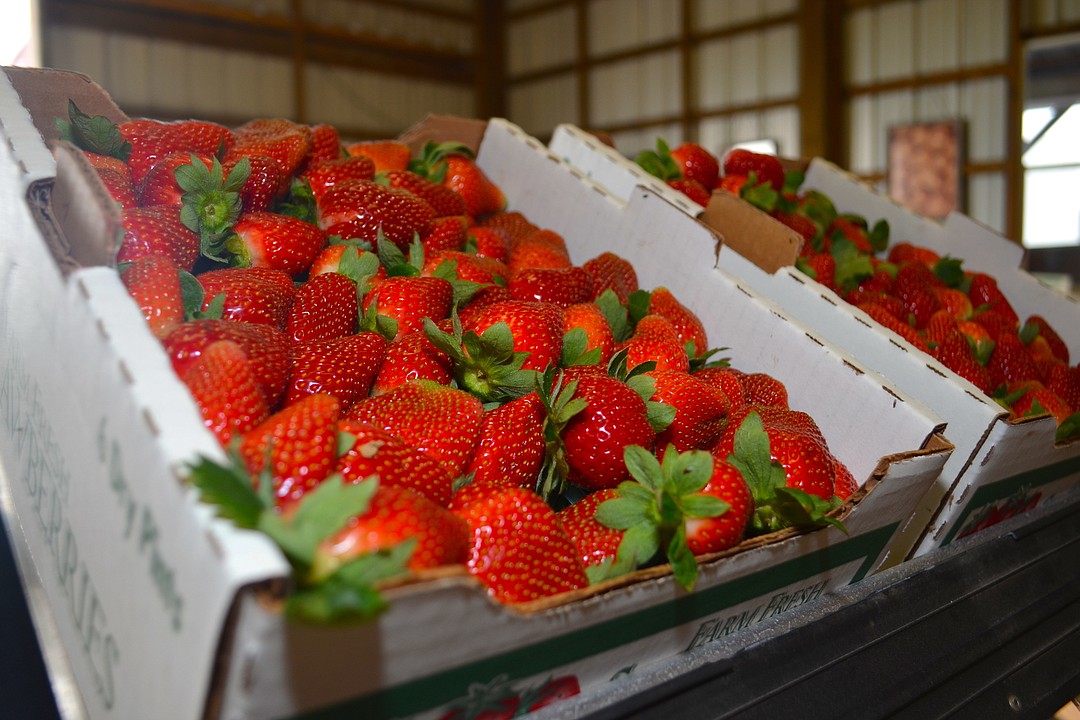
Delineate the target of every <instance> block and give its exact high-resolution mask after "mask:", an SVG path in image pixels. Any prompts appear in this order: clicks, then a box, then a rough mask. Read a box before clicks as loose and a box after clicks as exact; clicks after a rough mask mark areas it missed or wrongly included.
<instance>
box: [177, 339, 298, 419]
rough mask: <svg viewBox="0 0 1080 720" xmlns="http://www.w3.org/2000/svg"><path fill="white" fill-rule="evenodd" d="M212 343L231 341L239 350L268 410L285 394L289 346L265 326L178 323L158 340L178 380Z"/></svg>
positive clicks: (287, 377)
mask: <svg viewBox="0 0 1080 720" xmlns="http://www.w3.org/2000/svg"><path fill="white" fill-rule="evenodd" d="M215 340H232V341H234V342H235V343H236V344H238V345H239V346H240V347H241V348H243V350H244V353H245V354H246V355H247V357H248V362H249V363H250V364H251V367H252V370H253V371H254V373H255V378H256V380H257V381H258V383H259V387H260V388H261V389H262V391H263V394H264V395H266V403H267V405H269V406H270V407H271V408H274V407H275V406H276V405H277V402H278V400H280V399H281V397H282V396H283V395H284V393H285V387H286V385H287V384H288V382H289V373H290V371H291V366H292V344H291V343H290V341H289V338H288V337H287V336H286V335H285V333H283V332H281V331H280V330H278V329H276V328H273V327H271V326H269V325H259V324H256V323H246V322H234V321H232V320H215V319H210V318H205V319H201V320H191V321H189V322H185V323H181V324H180V325H177V326H176V327H175V328H173V329H172V330H171V331H170V332H169V334H168V335H166V336H165V337H164V338H162V339H161V344H162V346H163V347H164V349H165V353H166V354H167V355H168V357H169V361H170V362H171V363H172V366H173V370H174V371H175V372H176V375H177V376H178V377H181V378H182V377H184V375H185V374H186V373H187V370H188V368H189V367H190V365H191V363H192V362H193V361H194V360H195V359H196V358H197V357H199V355H200V354H202V352H203V351H204V350H205V349H206V347H207V346H208V345H210V343H212V342H214V341H215Z"/></svg>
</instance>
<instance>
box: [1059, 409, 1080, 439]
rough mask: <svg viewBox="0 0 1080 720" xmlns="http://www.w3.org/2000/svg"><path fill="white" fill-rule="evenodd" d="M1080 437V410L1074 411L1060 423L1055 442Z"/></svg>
mask: <svg viewBox="0 0 1080 720" xmlns="http://www.w3.org/2000/svg"><path fill="white" fill-rule="evenodd" d="M1077 439H1080V412H1074V413H1073V414H1072V415H1069V416H1068V417H1066V418H1065V419H1064V420H1062V421H1061V423H1060V424H1059V425H1058V428H1057V433H1056V434H1055V436H1054V440H1055V442H1059V443H1067V442H1072V441H1073V440H1077Z"/></svg>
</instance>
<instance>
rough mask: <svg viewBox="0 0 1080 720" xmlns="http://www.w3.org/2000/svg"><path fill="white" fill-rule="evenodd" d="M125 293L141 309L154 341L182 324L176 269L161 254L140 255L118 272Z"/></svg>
mask: <svg viewBox="0 0 1080 720" xmlns="http://www.w3.org/2000/svg"><path fill="white" fill-rule="evenodd" d="M120 279H121V281H122V282H123V283H124V287H125V288H127V291H128V294H129V295H131V297H132V299H133V300H135V302H136V303H138V305H139V309H140V310H142V314H143V317H144V318H145V319H146V324H147V325H148V326H149V328H150V332H152V333H153V334H154V337H156V338H159V339H160V338H163V337H165V336H166V335H167V334H168V333H169V331H170V330H172V329H173V328H174V327H176V326H177V325H179V324H180V323H182V322H184V297H183V292H182V290H181V283H180V268H178V267H177V266H176V263H175V262H173V261H172V259H171V258H169V257H168V256H165V255H144V256H143V257H140V258H138V259H136V260H133V261H131V263H130V264H129V265H128V266H127V267H126V268H124V269H123V270H122V274H121V276H120Z"/></svg>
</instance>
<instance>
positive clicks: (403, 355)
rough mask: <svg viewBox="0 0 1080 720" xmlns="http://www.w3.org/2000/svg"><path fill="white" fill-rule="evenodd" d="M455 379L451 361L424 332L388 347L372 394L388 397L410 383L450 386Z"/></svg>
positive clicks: (418, 332) (400, 338) (394, 341)
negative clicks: (392, 391)
mask: <svg viewBox="0 0 1080 720" xmlns="http://www.w3.org/2000/svg"><path fill="white" fill-rule="evenodd" d="M452 379H453V374H452V372H451V365H450V358H449V357H448V356H447V355H446V353H444V352H443V351H442V350H439V349H438V348H437V347H435V346H434V345H433V344H432V343H431V341H430V340H429V339H428V337H427V335H426V334H425V333H424V331H423V330H415V331H413V332H410V333H405V334H404V335H402V336H400V337H398V338H395V339H394V340H392V341H391V342H390V344H389V345H388V346H387V347H386V357H385V358H384V359H383V363H382V365H381V366H379V372H378V374H377V375H376V376H375V382H374V383H373V384H372V386H371V394H372V395H382V394H384V393H388V392H390V391H391V390H393V389H394V388H396V387H399V386H401V385H404V384H405V383H407V382H409V381H410V380H432V381H434V382H437V383H439V384H440V385H449V384H450V381H451V380H452Z"/></svg>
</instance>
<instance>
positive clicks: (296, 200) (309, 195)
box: [274, 177, 319, 225]
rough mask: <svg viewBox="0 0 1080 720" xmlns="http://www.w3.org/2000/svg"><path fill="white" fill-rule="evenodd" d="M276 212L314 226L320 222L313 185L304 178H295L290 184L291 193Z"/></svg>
mask: <svg viewBox="0 0 1080 720" xmlns="http://www.w3.org/2000/svg"><path fill="white" fill-rule="evenodd" d="M274 211H275V212H279V213H281V214H282V215H291V216H292V217H294V218H298V219H300V220H303V221H305V222H309V223H312V224H313V225H315V224H318V222H319V210H318V203H317V202H316V200H315V193H314V192H313V191H312V189H311V183H310V182H308V181H307V180H305V179H304V178H300V177H297V178H294V179H293V181H292V182H291V183H289V191H288V193H287V194H286V195H285V197H284V198H282V200H281V202H279V203H278V204H277V205H276V207H275V208H274Z"/></svg>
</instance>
